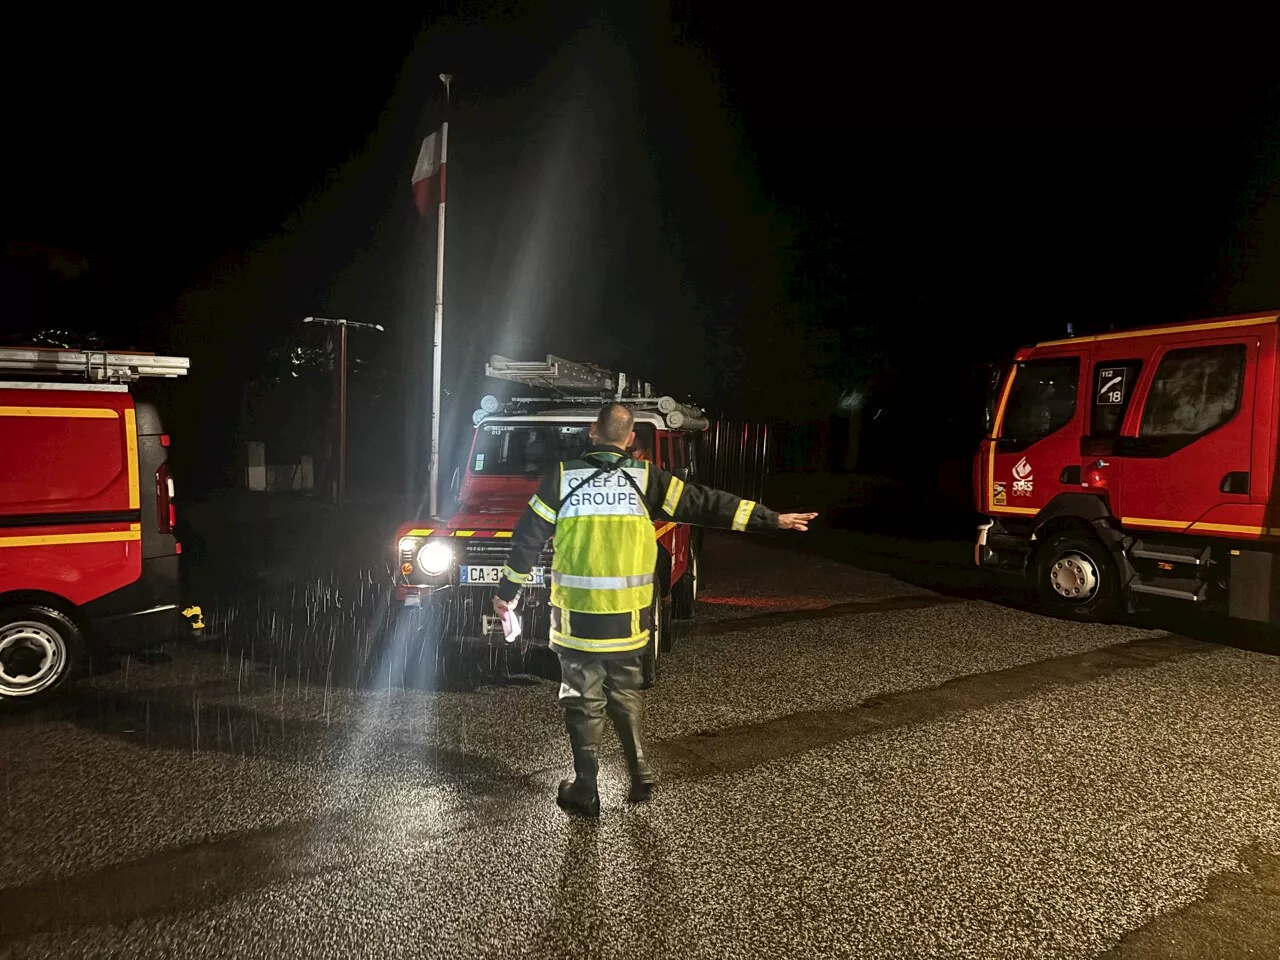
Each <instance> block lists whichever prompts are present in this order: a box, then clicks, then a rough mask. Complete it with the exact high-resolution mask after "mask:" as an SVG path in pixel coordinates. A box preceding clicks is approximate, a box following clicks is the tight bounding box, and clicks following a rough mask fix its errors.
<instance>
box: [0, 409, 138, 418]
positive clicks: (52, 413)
mask: <svg viewBox="0 0 1280 960" xmlns="http://www.w3.org/2000/svg"><path fill="white" fill-rule="evenodd" d="M129 412H130V413H132V412H133V411H132V410H131V411H129ZM119 416H120V414H119V413H117V412H116V411H115V410H105V409H101V408H97V407H0V417H70V418H72V419H80V420H115V419H117V418H118V417H119Z"/></svg>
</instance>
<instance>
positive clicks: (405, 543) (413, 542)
mask: <svg viewBox="0 0 1280 960" xmlns="http://www.w3.org/2000/svg"><path fill="white" fill-rule="evenodd" d="M417 548H418V538H417V537H402V538H401V540H400V553H401V554H402V555H403V554H406V553H407V554H409V555H410V556H412V555H413V551H414V550H416V549H417Z"/></svg>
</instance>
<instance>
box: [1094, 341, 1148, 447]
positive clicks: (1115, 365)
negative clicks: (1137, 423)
mask: <svg viewBox="0 0 1280 960" xmlns="http://www.w3.org/2000/svg"><path fill="white" fill-rule="evenodd" d="M1141 369H1142V361H1141V360H1103V361H1100V362H1099V363H1097V364H1095V365H1094V368H1093V419H1092V421H1091V423H1090V425H1089V436H1090V438H1091V439H1104V438H1110V437H1116V436H1119V434H1120V426H1121V424H1123V423H1124V414H1125V411H1126V410H1128V409H1129V400H1130V399H1131V398H1132V397H1133V388H1134V386H1135V385H1136V384H1137V382H1138V371H1140V370H1141Z"/></svg>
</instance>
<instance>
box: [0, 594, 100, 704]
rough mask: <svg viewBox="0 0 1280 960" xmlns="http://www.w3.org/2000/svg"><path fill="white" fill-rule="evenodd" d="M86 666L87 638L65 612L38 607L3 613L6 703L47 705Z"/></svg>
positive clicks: (0, 674) (1, 695)
mask: <svg viewBox="0 0 1280 960" xmlns="http://www.w3.org/2000/svg"><path fill="white" fill-rule="evenodd" d="M83 662H84V638H83V637H82V636H81V635H80V630H79V628H78V627H77V626H76V625H75V623H73V622H72V620H71V618H70V617H68V616H67V615H66V614H65V613H63V612H62V611H61V610H55V609H53V608H52V607H45V606H38V605H34V604H17V605H15V606H10V607H3V608H0V703H2V704H5V705H6V706H16V705H18V704H36V703H42V702H44V701H45V700H48V699H49V698H50V697H52V696H53V695H54V694H55V693H56V692H57V691H58V690H59V689H60V688H61V687H63V686H65V685H66V684H67V682H68V681H69V680H71V679H72V678H73V677H74V676H75V675H76V674H77V673H78V672H79V670H80V666H81V664H82V663H83Z"/></svg>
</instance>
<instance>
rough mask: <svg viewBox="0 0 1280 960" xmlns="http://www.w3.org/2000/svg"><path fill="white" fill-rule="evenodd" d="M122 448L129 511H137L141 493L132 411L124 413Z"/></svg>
mask: <svg viewBox="0 0 1280 960" xmlns="http://www.w3.org/2000/svg"><path fill="white" fill-rule="evenodd" d="M124 448H125V463H127V464H128V467H129V509H130V510H137V509H138V508H139V507H140V506H141V505H142V492H141V490H139V489H138V414H137V413H136V412H134V411H133V410H126V411H125V412H124Z"/></svg>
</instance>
